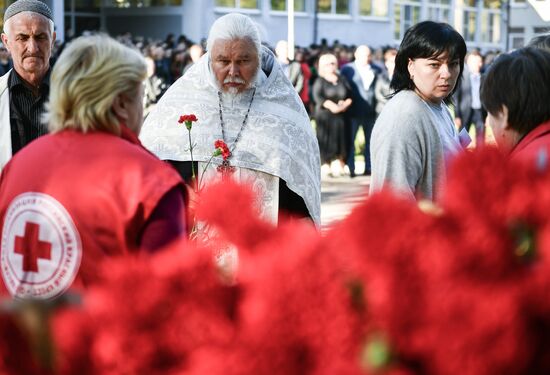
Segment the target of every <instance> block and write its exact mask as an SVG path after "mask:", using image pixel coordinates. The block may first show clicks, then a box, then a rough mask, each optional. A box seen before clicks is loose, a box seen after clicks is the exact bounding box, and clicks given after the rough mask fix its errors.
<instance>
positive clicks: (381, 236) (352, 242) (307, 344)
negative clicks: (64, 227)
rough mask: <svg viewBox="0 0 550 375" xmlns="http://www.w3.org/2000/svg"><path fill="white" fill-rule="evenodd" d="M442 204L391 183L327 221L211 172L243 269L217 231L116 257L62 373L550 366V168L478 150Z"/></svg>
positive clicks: (72, 320)
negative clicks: (211, 237) (274, 203)
mask: <svg viewBox="0 0 550 375" xmlns="http://www.w3.org/2000/svg"><path fill="white" fill-rule="evenodd" d="M220 191H223V194H220ZM437 204H438V205H437V206H434V205H433V204H432V205H426V204H422V205H417V204H416V203H415V202H411V201H408V200H403V199H401V198H399V197H396V196H394V195H393V194H392V193H391V192H389V191H383V192H381V193H379V194H376V195H374V196H372V197H370V198H369V199H366V200H365V202H364V203H362V204H361V205H359V206H358V207H357V208H356V209H355V210H354V211H353V212H352V213H351V215H350V216H349V217H347V218H346V219H345V220H344V221H342V222H341V223H340V224H339V225H337V226H334V227H333V228H332V229H331V230H330V231H329V232H327V233H326V234H325V235H321V234H320V233H319V232H317V231H316V230H315V229H314V228H313V227H312V226H311V225H310V224H308V223H303V222H299V221H298V222H297V221H292V222H290V221H288V222H287V221H284V220H283V221H281V223H280V225H279V226H278V227H274V226H272V225H270V224H269V223H267V222H264V221H262V220H261V219H259V218H258V217H257V214H256V212H255V210H254V208H253V193H252V191H251V190H250V189H248V188H246V187H241V186H238V185H236V184H235V183H233V182H231V181H222V182H221V183H219V184H214V185H211V186H209V187H207V188H205V189H204V191H203V192H202V196H201V201H200V202H199V204H198V206H197V211H196V214H197V217H198V219H200V220H205V221H209V223H210V224H211V225H212V226H213V227H215V229H216V231H217V232H218V234H219V236H218V240H219V241H224V242H228V243H232V244H234V245H235V246H236V247H237V248H238V250H239V265H238V268H237V269H236V274H235V275H234V278H232V279H231V280H230V281H231V283H228V282H227V279H225V278H224V277H223V275H222V274H220V271H219V269H218V268H217V267H216V265H215V264H214V262H213V260H212V256H211V254H212V249H213V248H215V247H216V246H217V244H216V243H210V244H208V245H207V246H203V245H202V244H199V243H193V244H192V245H191V246H190V247H189V248H187V249H186V251H181V249H179V246H178V244H174V245H172V246H171V248H170V249H167V250H166V251H164V252H161V253H158V254H156V255H154V256H153V257H152V258H149V257H140V258H116V259H110V260H107V261H105V263H104V264H103V266H102V267H101V270H102V275H103V277H102V278H101V280H102V281H101V282H100V283H98V284H97V285H95V286H92V287H90V288H89V289H88V290H87V291H85V292H84V294H83V304H82V306H80V307H78V306H77V307H74V306H73V307H72V308H70V309H65V310H63V311H58V312H57V313H56V314H54V317H53V320H52V332H53V335H54V340H53V341H54V343H55V346H56V348H57V351H56V353H57V356H56V362H55V363H56V367H55V368H56V370H57V373H58V374H86V373H90V374H115V373H116V374H119V373H132V374H186V375H191V374H192V375H195V374H220V375H221V374H224V375H231V374H235V375H237V374H239V375H244V374H255V375H256V374H259V375H263V374H266V375H267V374H270V375H271V374H281V375H282V374H285V375H286V374H300V375H302V374H305V375H324V374H352V375H353V374H358V375H359V374H363V375H364V374H367V375H369V374H372V375H375V374H376V375H380V374H382V375H398V374H399V375H406V374H408V375H412V374H422V375H432V374H433V375H447V374H448V375H451V374H452V375H455V374H468V375H470V374H471V375H489V374H491V375H492V374H512V375H515V374H518V375H520V374H547V373H549V372H550V355H549V354H548V350H547V348H548V347H549V345H550V302H549V301H550V299H549V298H548V296H549V290H550V287H549V285H550V272H548V271H549V267H550V261H549V260H550V258H549V256H548V254H549V252H550V230H549V229H550V216H549V215H548V212H549V211H550V172H549V171H548V170H546V169H540V168H539V169H537V168H536V167H532V166H526V165H523V164H518V163H515V162H512V161H509V160H506V159H505V158H503V156H502V155H500V154H499V153H498V152H497V151H495V150H492V149H485V150H481V151H479V150H477V151H475V152H473V153H469V154H466V155H464V156H462V157H460V158H459V159H458V160H457V161H456V163H455V164H454V165H453V167H452V169H451V172H450V174H449V180H448V185H447V189H446V194H445V195H444V196H443V197H442V200H441V201H440V202H438V203H437ZM234 207H238V208H239V214H238V215H235V214H233V212H234V210H235V209H234ZM0 323H2V322H1V321H0ZM3 327H4V326H3ZM9 332H12V331H9V330H7V331H6V332H2V334H3V335H4V341H5V342H7V343H10V344H11V343H12V342H13V343H14V344H16V343H17V342H18V341H16V337H17V336H13V337H14V338H13V339H12V338H11V337H12V336H11V333H10V334H9V335H8V333H9ZM10 340H13V341H10ZM21 348H22V349H21V350H24V347H21ZM0 349H1V350H3V353H2V355H3V354H4V353H8V351H9V350H11V349H12V348H11V345H9V346H7V345H4V346H2V347H1V348H0ZM21 353H27V352H23V351H22V352H20V353H19V355H23V354H21ZM11 355H17V353H15V354H11ZM25 355H27V354H25Z"/></svg>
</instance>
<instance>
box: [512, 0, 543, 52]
mask: <svg viewBox="0 0 550 375" xmlns="http://www.w3.org/2000/svg"><path fill="white" fill-rule="evenodd" d="M545 31H546V32H549V31H550V22H545V21H543V20H542V18H541V17H540V15H539V14H538V13H537V12H536V11H535V9H534V8H533V7H532V6H531V5H529V4H521V5H515V4H512V6H511V12H510V36H509V39H510V40H509V46H510V49H513V48H519V47H522V46H523V45H525V44H527V43H528V42H529V40H531V38H533V37H534V36H535V35H537V34H541V33H542V32H545ZM521 42H523V44H521Z"/></svg>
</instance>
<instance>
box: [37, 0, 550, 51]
mask: <svg viewBox="0 0 550 375" xmlns="http://www.w3.org/2000/svg"><path fill="white" fill-rule="evenodd" d="M44 1H46V2H47V3H48V4H49V5H51V6H52V8H53V10H54V14H55V15H56V17H57V18H56V20H57V19H58V18H59V19H60V20H61V21H62V19H63V16H61V17H58V16H59V14H64V12H63V7H62V5H63V0H44ZM480 1H481V0H478V5H477V8H478V9H481V3H480ZM398 2H400V3H403V2H407V1H406V0H389V4H388V9H389V15H388V17H387V18H372V17H362V16H359V15H358V14H357V11H355V13H352V14H350V15H325V14H319V15H318V16H317V19H316V18H315V16H314V6H315V3H314V1H313V0H309V1H307V2H306V10H305V12H301V13H300V12H299V13H296V14H295V31H296V34H295V43H296V45H299V46H309V45H310V44H312V43H318V42H319V41H320V40H321V39H322V38H326V39H327V40H328V41H329V43H331V42H333V41H334V40H339V41H340V42H342V43H346V44H354V45H358V44H368V45H370V46H372V47H379V46H383V45H388V44H393V45H395V44H398V43H399V40H398V39H395V38H396V37H395V35H394V28H395V27H397V25H395V24H394V22H395V21H394V14H393V11H394V9H395V8H394V4H398ZM429 2H430V0H421V1H420V2H419V3H416V2H409V3H413V4H420V5H421V8H422V11H421V17H420V20H424V19H427V18H428V17H429V15H428V14H427V12H426V9H427V4H428V3H429ZM350 3H351V9H352V11H353V10H356V9H358V4H359V0H350ZM432 3H433V1H432ZM463 3H464V0H452V1H451V5H450V6H451V20H452V22H451V24H453V26H455V27H456V28H457V30H458V31H459V32H461V31H462V24H461V22H462V21H461V18H460V15H461V13H462V11H463V10H462V4H463ZM230 11H239V12H241V13H245V14H247V15H249V16H250V17H251V18H253V19H254V20H255V21H256V22H257V23H258V25H259V26H260V30H261V33H262V37H263V39H264V41H266V42H268V43H269V44H271V45H274V44H275V43H276V42H277V41H278V40H280V39H286V37H287V15H286V12H277V11H272V10H271V9H270V0H259V8H258V9H254V10H247V9H228V8H217V7H215V0H183V5H181V6H179V7H144V8H124V9H121V8H107V7H102V8H101V11H100V15H101V25H102V29H103V31H107V32H109V33H111V34H117V33H121V32H125V31H130V32H132V33H134V34H136V35H144V36H148V37H153V38H157V39H164V38H165V36H166V35H167V34H169V33H173V34H175V35H176V36H178V35H180V34H184V35H186V36H187V37H188V38H190V39H191V40H194V41H197V42H198V41H200V40H201V39H202V38H206V37H207V35H208V30H209V28H210V25H211V24H212V23H213V22H214V21H215V20H216V19H217V18H218V17H220V16H222V15H224V14H226V13H228V12H230ZM511 11H512V15H511V19H510V23H509V26H510V30H511V36H514V32H516V31H518V30H519V29H520V28H521V27H523V28H524V33H525V35H524V38H525V39H526V40H528V39H530V37H532V36H533V35H534V34H535V32H536V30H540V29H541V27H544V26H548V23H544V22H542V20H541V19H540V17H538V15H537V14H536V12H534V10H533V9H532V8H531V7H530V6H529V5H525V6H524V7H523V8H522V7H517V6H513V5H512V7H511ZM502 12H503V14H502V20H503V21H502V22H503V23H502V37H501V42H500V43H497V44H494V43H493V44H487V43H485V44H484V43H482V42H481V41H480V40H478V39H476V40H474V41H469V42H468V46H469V47H471V48H474V47H476V48H481V49H482V50H488V49H500V50H504V49H505V47H506V45H507V34H508V33H507V31H506V30H507V26H508V25H506V21H505V20H506V17H505V14H504V13H505V12H506V7H503V10H502ZM57 24H58V25H59V22H58V23H57ZM479 26H480V25H478V29H481V27H479ZM58 36H59V32H58ZM476 38H477V37H476ZM508 39H510V38H508ZM508 44H510V43H508Z"/></svg>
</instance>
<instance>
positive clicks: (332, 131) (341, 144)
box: [0, 33, 500, 177]
mask: <svg viewBox="0 0 550 375" xmlns="http://www.w3.org/2000/svg"><path fill="white" fill-rule="evenodd" d="M115 38H116V39H117V40H118V41H120V42H121V43H123V44H124V45H127V46H129V47H131V48H136V49H138V50H139V51H140V52H141V53H142V54H143V56H144V57H145V59H146V62H147V79H146V81H145V95H144V114H145V116H147V114H148V113H149V112H150V111H151V109H152V108H153V107H154V105H155V104H156V103H157V101H158V100H159V99H160V98H161V97H162V95H163V94H164V93H165V92H166V90H167V89H168V88H169V87H170V86H171V85H172V84H173V83H174V82H175V81H176V80H177V79H178V78H180V77H181V76H182V75H183V74H184V73H185V72H186V71H187V70H188V69H189V68H190V67H191V66H192V65H193V64H194V63H196V62H197V61H198V60H199V59H200V57H201V56H202V55H203V54H204V53H205V51H206V49H205V40H201V41H193V40H190V39H188V38H187V37H186V36H185V35H180V36H179V37H176V36H175V35H174V34H169V35H168V36H167V37H166V38H165V39H164V40H153V39H150V38H145V37H143V36H136V35H132V34H130V33H126V34H122V35H118V36H116V37H115ZM68 42H70V40H67V41H65V43H56V44H55V46H54V48H53V50H52V57H51V60H52V61H51V64H52V65H53V64H54V63H55V60H56V58H57V56H59V54H60V53H61V52H62V51H63V49H64V47H65V45H66V44H67V43H68ZM266 46H267V47H268V48H270V49H271V50H272V51H273V52H274V53H275V54H276V56H277V57H278V60H279V63H280V64H281V66H282V67H283V69H284V71H285V73H286V74H287V76H288V78H289V79H290V81H291V83H292V84H293V86H294V87H295V89H296V91H297V92H298V94H299V96H300V98H301V99H302V102H303V103H304V106H305V108H306V110H307V112H308V113H309V115H310V118H311V119H312V120H313V121H314V126H315V127H316V131H317V136H318V140H319V145H320V148H321V155H322V175H323V177H327V176H330V177H340V176H350V177H355V176H356V174H357V173H360V172H362V173H363V174H364V175H370V173H371V166H370V153H369V147H368V145H369V142H370V135H371V132H372V129H373V126H374V123H375V121H376V118H377V117H378V115H379V114H380V112H381V111H382V108H383V107H384V105H385V103H386V102H387V101H388V99H389V96H390V94H391V93H392V90H390V82H391V79H392V75H393V70H394V67H395V56H396V55H397V47H396V46H390V45H388V46H384V47H379V48H370V47H369V46H367V45H360V46H355V45H346V44H344V43H341V42H340V41H338V40H334V41H333V42H332V44H330V43H329V42H328V41H327V40H326V39H322V40H321V43H320V44H312V45H310V46H309V47H300V46H297V47H296V48H295V57H294V60H288V56H287V44H286V41H280V42H278V43H277V44H276V45H275V46H270V45H266ZM499 53H500V52H499V51H488V52H486V53H484V54H482V53H481V52H480V51H479V50H477V49H474V50H471V51H469V52H468V55H467V57H466V61H465V63H466V68H465V70H464V77H463V79H462V80H461V81H460V82H459V83H458V85H459V87H458V89H457V91H456V93H455V96H454V101H453V105H454V106H453V107H454V114H455V124H456V126H457V128H458V129H459V130H460V129H462V128H465V129H466V130H467V131H470V128H471V126H472V125H473V126H474V127H475V135H476V137H475V138H476V141H475V144H477V145H479V144H483V143H484V141H485V135H486V134H485V117H486V113H485V111H484V110H483V109H482V106H481V102H480V99H479V87H480V76H481V74H482V73H483V72H484V71H485V70H486V67H487V66H488V65H490V64H491V62H492V61H493V60H494V59H495V57H496V56H498V54H499ZM322 56H325V57H324V59H330V61H331V62H330V65H332V66H333V67H334V72H333V73H329V75H331V74H332V77H333V78H334V77H338V80H337V81H334V82H337V84H338V85H340V86H341V87H340V88H343V87H344V86H345V87H346V88H347V89H346V90H347V91H346V90H337V91H340V92H339V93H338V94H340V95H343V96H342V98H341V99H342V100H343V101H345V100H346V99H350V103H349V104H347V105H346V106H345V108H344V109H342V108H335V107H332V108H328V107H327V104H328V103H326V101H325V99H326V97H325V95H326V94H327V93H326V92H325V91H326V90H327V89H329V91H331V90H330V88H331V87H330V86H331V85H334V82H333V83H332V84H331V85H322V82H324V81H326V77H323V71H324V70H325V69H324V68H325V67H323V66H320V64H319V61H320V58H321V57H322ZM333 62H334V64H332V63H333ZM11 67H12V62H11V59H10V56H9V53H8V52H7V50H6V48H5V47H4V46H1V47H0V74H4V73H5V72H7V71H8V70H9V69H10V68H11ZM329 68H330V67H329ZM330 69H332V68H330ZM316 82H317V83H316ZM472 85H473V86H472ZM344 91H346V92H344ZM472 93H474V94H472ZM476 93H477V94H476ZM320 100H322V101H323V102H321V103H319V101H320ZM339 100H340V99H338V100H336V102H334V103H335V104H338V101H339ZM328 105H329V106H330V104H328ZM335 111H336V112H335ZM329 122H330V123H332V122H336V123H337V124H336V125H335V126H332V127H330V128H327V126H328V125H327V124H328V123H329ZM359 128H361V129H362V138H361V139H357V134H358V130H359ZM356 155H361V156H362V158H363V160H364V169H363V170H362V171H358V170H356V168H355V156H356Z"/></svg>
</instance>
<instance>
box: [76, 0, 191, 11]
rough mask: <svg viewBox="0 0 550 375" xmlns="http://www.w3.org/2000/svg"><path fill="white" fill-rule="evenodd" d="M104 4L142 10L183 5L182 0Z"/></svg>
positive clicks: (118, 0)
mask: <svg viewBox="0 0 550 375" xmlns="http://www.w3.org/2000/svg"><path fill="white" fill-rule="evenodd" d="M76 1H82V0H75V2H76ZM87 1H90V0H87ZM94 1H95V0H94ZM104 4H105V6H106V7H114V8H144V7H157V6H181V5H182V4H183V0H105V3H104ZM76 10H77V11H78V9H76Z"/></svg>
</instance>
